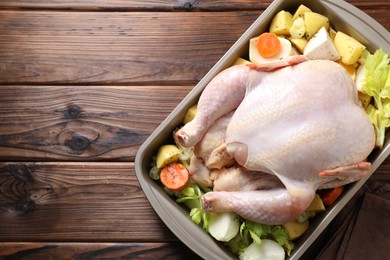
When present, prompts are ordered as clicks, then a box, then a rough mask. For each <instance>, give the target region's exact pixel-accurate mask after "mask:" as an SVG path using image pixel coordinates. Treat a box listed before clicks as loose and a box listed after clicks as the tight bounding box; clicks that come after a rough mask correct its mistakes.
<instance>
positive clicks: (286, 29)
mask: <svg viewBox="0 0 390 260" xmlns="http://www.w3.org/2000/svg"><path fill="white" fill-rule="evenodd" d="M291 26H292V15H291V14H290V13H289V12H286V11H284V10H282V11H280V12H279V13H277V14H276V15H275V17H274V18H273V19H272V21H271V25H270V28H269V31H270V32H271V33H275V34H279V35H289V34H290V28H291Z"/></svg>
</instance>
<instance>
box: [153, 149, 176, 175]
mask: <svg viewBox="0 0 390 260" xmlns="http://www.w3.org/2000/svg"><path fill="white" fill-rule="evenodd" d="M179 157H180V150H179V148H177V147H176V146H175V145H173V144H167V145H163V146H161V147H160V149H158V152H157V158H156V165H157V168H159V169H161V168H163V167H164V166H165V165H168V164H170V163H172V162H176V161H177V160H179Z"/></svg>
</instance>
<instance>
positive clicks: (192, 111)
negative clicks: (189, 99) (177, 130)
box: [183, 104, 198, 124]
mask: <svg viewBox="0 0 390 260" xmlns="http://www.w3.org/2000/svg"><path fill="white" fill-rule="evenodd" d="M197 108H198V106H197V105H196V104H195V105H193V106H192V107H190V108H189V109H188V110H187V113H186V115H185V116H184V119H183V123H184V124H187V123H188V122H190V121H192V119H194V117H195V114H196V110H197Z"/></svg>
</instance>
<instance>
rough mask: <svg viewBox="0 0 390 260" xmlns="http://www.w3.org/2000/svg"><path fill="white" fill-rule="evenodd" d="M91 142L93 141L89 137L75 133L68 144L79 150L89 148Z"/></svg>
mask: <svg viewBox="0 0 390 260" xmlns="http://www.w3.org/2000/svg"><path fill="white" fill-rule="evenodd" d="M90 144H91V141H90V140H89V139H88V138H87V137H85V136H81V135H74V136H73V137H72V138H71V139H70V140H68V141H67V142H66V145H67V146H69V147H70V148H72V149H73V150H77V151H82V150H85V149H87V147H88V146H89V145H90Z"/></svg>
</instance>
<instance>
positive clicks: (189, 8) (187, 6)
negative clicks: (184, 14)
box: [184, 2, 194, 11]
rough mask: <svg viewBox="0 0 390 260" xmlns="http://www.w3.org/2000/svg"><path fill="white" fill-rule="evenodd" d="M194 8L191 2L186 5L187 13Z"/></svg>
mask: <svg viewBox="0 0 390 260" xmlns="http://www.w3.org/2000/svg"><path fill="white" fill-rule="evenodd" d="M193 7H194V5H193V4H192V3H190V2H187V3H185V4H184V9H185V10H187V11H190V10H191V9H192V8H193Z"/></svg>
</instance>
